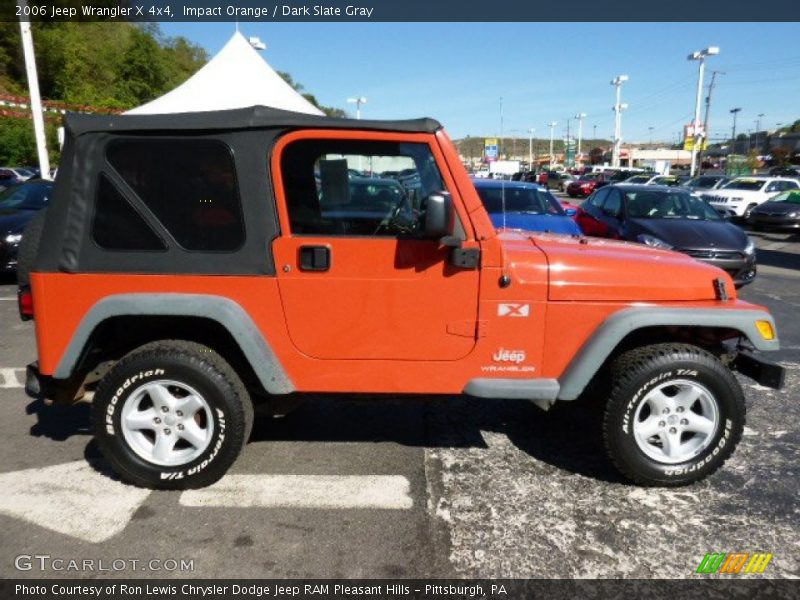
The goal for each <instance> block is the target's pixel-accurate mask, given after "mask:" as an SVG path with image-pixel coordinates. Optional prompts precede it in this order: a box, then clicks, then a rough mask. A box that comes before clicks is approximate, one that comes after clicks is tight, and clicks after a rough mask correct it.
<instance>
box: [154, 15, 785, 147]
mask: <svg viewBox="0 0 800 600" xmlns="http://www.w3.org/2000/svg"><path fill="white" fill-rule="evenodd" d="M161 27H162V31H163V32H164V33H165V34H166V35H169V36H177V35H182V36H185V37H187V38H188V39H190V40H191V41H193V42H195V43H197V44H199V45H201V46H203V47H204V48H206V50H208V52H209V54H210V55H213V54H215V53H216V52H217V51H219V49H220V48H222V46H223V45H224V44H225V42H226V41H227V40H228V39H229V38H230V36H231V35H232V34H233V33H234V31H235V24H234V23H163V24H162V25H161ZM240 29H241V31H242V33H243V34H244V35H245V36H258V37H260V38H261V40H262V41H263V42H265V43H266V44H267V50H266V51H264V52H263V53H262V56H263V57H264V58H265V60H267V62H269V63H270V65H271V66H272V67H273V68H275V69H276V70H281V71H288V72H289V73H291V75H292V76H293V78H294V79H295V81H298V82H300V83H302V84H303V85H304V86H305V87H306V89H307V90H308V91H309V92H311V93H313V94H314V95H315V96H316V97H317V98H318V100H319V101H320V102H321V103H322V104H324V105H328V106H336V107H340V108H345V109H346V110H348V109H349V110H350V111H351V112H353V113H354V107H353V106H352V105H347V102H346V100H347V98H348V97H354V96H364V97H366V98H367V104H366V105H364V106H363V107H362V116H363V118H376V119H395V118H397V119H402V118H415V117H423V116H426V117H433V118H436V119H438V120H439V121H441V122H442V123H443V124H444V126H445V128H446V129H447V131H448V133H449V134H450V136H451V137H453V138H461V137H464V136H467V135H470V136H473V137H484V136H495V135H498V134H500V128H501V116H500V115H501V100H500V99H501V98H502V115H503V117H502V127H503V133H504V134H505V135H506V136H509V137H510V136H519V137H521V138H527V137H528V136H529V133H528V130H529V129H531V128H534V129H535V130H536V131H535V134H534V136H535V137H536V138H538V139H542V138H549V135H550V130H549V127H548V123H550V122H552V121H557V122H558V125H557V126H556V127H555V136H556V138H559V137H561V138H563V137H565V135H566V127H567V121H568V120H570V119H571V121H570V123H569V125H570V133H572V135H573V136H574V135H575V133H574V132H575V128H576V127H577V121H575V119H574V117H575V115H576V114H578V113H586V114H587V117H586V119H585V120H584V124H583V136H584V137H591V136H592V135H593V132H594V126H595V125H596V126H597V129H596V131H597V136H598V137H602V138H606V139H611V138H612V137H613V131H614V113H613V111H612V106H613V104H614V87H613V86H611V85H610V81H611V79H613V78H614V77H615V76H617V75H620V74H626V75H628V76H629V77H630V79H629V81H628V82H626V83H625V84H624V85H623V88H622V102H624V103H627V104H628V105H629V109H628V110H627V111H625V112H624V113H623V118H622V137H623V141H625V142H648V141H649V140H650V139H651V136H652V140H653V141H654V142H664V143H674V142H675V141H676V140H677V136H678V132H679V131H680V130H681V128H682V126H683V125H684V124H687V123H689V122H690V121H691V119H692V117H693V114H694V106H695V96H696V91H697V77H698V69H697V67H698V64H697V62H696V61H689V60H687V56H688V55H689V54H690V53H691V52H692V51H695V50H702V49H703V48H706V47H708V46H718V47H719V48H720V54H719V55H718V56H713V57H710V58H709V59H707V61H706V78H705V84H706V86H704V87H706V89H707V84H708V82H709V80H710V75H711V71H712V70H718V71H723V72H724V74H721V75H718V76H717V85H716V87H715V89H714V92H713V96H712V103H711V116H710V127H709V130H710V134H711V139H712V140H713V139H714V138H717V137H722V136H729V135H730V133H731V127H732V115H731V114H730V113H729V111H730V109H731V108H734V107H741V109H742V110H741V112H739V113H738V117H737V134H738V133H739V132H746V131H747V130H755V128H756V121H757V120H760V124H761V129H762V130H763V129H767V128H775V127H776V125H777V124H778V123H782V124H787V123H792V122H793V121H795V120H796V119H800V46H798V45H797V43H796V41H797V39H798V35H799V34H800V24H797V23H697V24H693V23H241V24H240ZM704 95H705V91H704ZM759 114H763V115H764V116H763V117H759V116H758V115H759ZM701 118H702V115H701ZM651 127H652V128H653V129H652V131H651V130H650V129H649V128H651Z"/></svg>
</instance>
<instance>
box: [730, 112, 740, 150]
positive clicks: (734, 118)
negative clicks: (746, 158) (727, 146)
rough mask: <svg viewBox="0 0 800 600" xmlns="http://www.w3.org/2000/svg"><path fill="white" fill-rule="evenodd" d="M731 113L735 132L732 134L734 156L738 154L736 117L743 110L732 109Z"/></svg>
mask: <svg viewBox="0 0 800 600" xmlns="http://www.w3.org/2000/svg"><path fill="white" fill-rule="evenodd" d="M729 112H730V113H731V114H732V115H733V132H732V133H731V148H732V149H733V154H736V115H738V114H739V113H740V112H742V109H741V108H732V109H731V110H730V111H729Z"/></svg>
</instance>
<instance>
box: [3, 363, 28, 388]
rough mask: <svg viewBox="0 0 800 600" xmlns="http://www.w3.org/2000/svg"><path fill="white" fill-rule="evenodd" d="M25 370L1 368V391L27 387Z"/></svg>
mask: <svg viewBox="0 0 800 600" xmlns="http://www.w3.org/2000/svg"><path fill="white" fill-rule="evenodd" d="M24 381H25V369H20V368H7V367H5V368H4V367H0V389H10V388H21V387H25V384H24V383H23V382H24Z"/></svg>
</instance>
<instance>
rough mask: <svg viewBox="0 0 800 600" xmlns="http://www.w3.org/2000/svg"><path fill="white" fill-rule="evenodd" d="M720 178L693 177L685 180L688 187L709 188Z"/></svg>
mask: <svg viewBox="0 0 800 600" xmlns="http://www.w3.org/2000/svg"><path fill="white" fill-rule="evenodd" d="M719 180H720V177H695V178H694V179H690V180H689V181H687V182H686V184H685V185H686V187H690V188H710V187H713V186H714V184H716V183H717V182H718V181H719Z"/></svg>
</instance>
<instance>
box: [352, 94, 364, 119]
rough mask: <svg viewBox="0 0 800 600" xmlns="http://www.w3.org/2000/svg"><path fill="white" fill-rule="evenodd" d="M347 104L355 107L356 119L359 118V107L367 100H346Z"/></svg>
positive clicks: (361, 98) (362, 98)
mask: <svg viewBox="0 0 800 600" xmlns="http://www.w3.org/2000/svg"><path fill="white" fill-rule="evenodd" d="M347 103H348V104H355V105H356V119H360V118H361V105H362V104H366V103H367V99H366V98H364V96H358V97H357V98H348V99H347Z"/></svg>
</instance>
